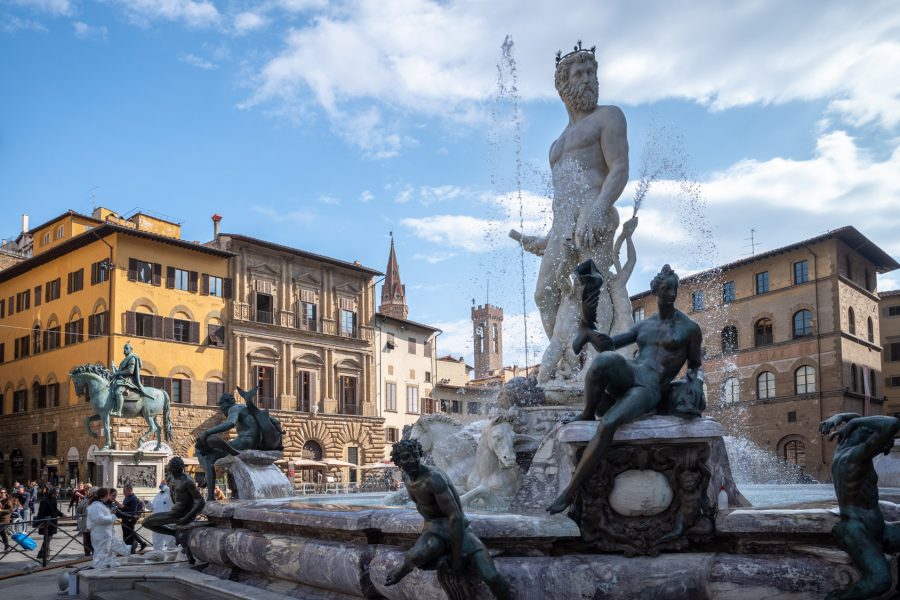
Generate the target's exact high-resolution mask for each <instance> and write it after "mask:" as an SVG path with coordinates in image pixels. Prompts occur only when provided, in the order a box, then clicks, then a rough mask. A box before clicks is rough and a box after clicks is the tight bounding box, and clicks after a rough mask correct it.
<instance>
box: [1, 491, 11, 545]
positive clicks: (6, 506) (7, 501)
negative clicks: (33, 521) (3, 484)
mask: <svg viewBox="0 0 900 600" xmlns="http://www.w3.org/2000/svg"><path fill="white" fill-rule="evenodd" d="M12 512H13V505H12V498H10V497H9V494H7V493H6V488H0V539H2V540H3V551H4V552H8V551H9V550H10V547H9V535H8V534H7V532H6V530H7V528H8V527H9V524H10V523H11V522H12Z"/></svg>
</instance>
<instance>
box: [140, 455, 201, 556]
mask: <svg viewBox="0 0 900 600" xmlns="http://www.w3.org/2000/svg"><path fill="white" fill-rule="evenodd" d="M166 484H167V485H168V486H169V494H170V495H171V496H172V509H171V510H168V511H166V512H159V513H153V514H152V515H150V516H149V517H147V518H146V519H144V522H143V525H144V528H145V529H149V530H150V531H152V532H154V533H160V534H162V535H171V536H174V537H175V540H176V541H177V542H178V543H179V544H181V545H182V547H184V548H185V551H187V546H185V544H184V543H183V540H182V539H181V537H180V536H179V535H178V532H177V531H176V529H175V527H174V526H183V525H188V524H190V523H191V522H192V521H193V520H194V518H195V517H196V516H197V515H198V514H200V511H201V510H203V507H204V506H205V505H206V501H204V500H203V496H202V495H201V494H200V490H199V489H197V484H196V483H194V480H193V479H192V478H191V476H190V475H188V474H187V473H185V472H184V460H183V459H182V458H181V457H180V456H174V457H172V460H170V461H169V474H168V476H167V477H166ZM188 557H189V558H192V557H190V555H188ZM192 562H193V560H192Z"/></svg>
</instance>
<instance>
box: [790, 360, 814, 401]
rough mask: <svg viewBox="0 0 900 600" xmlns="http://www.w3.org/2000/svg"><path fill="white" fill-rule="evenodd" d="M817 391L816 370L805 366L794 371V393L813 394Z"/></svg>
mask: <svg viewBox="0 0 900 600" xmlns="http://www.w3.org/2000/svg"><path fill="white" fill-rule="evenodd" d="M815 391H816V370H815V369H813V368H812V367H810V366H808V365H807V366H803V367H800V368H799V369H797V370H796V371H794V393H795V394H812V393H813V392H815Z"/></svg>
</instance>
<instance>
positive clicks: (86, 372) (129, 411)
mask: <svg viewBox="0 0 900 600" xmlns="http://www.w3.org/2000/svg"><path fill="white" fill-rule="evenodd" d="M69 377H71V378H72V381H73V382H74V383H75V393H76V394H77V395H79V396H83V395H84V394H85V393H87V394H88V397H89V398H90V399H91V406H92V407H93V409H94V414H92V415H91V416H89V417H88V418H87V420H86V422H85V427H86V428H87V432H88V434H89V435H90V436H91V437H98V434H97V433H96V432H94V431H93V430H91V423H93V422H94V421H100V422H101V423H102V426H103V436H104V438H105V440H106V441H105V443H104V444H103V448H102V449H103V450H109V448H110V447H111V443H112V434H111V432H110V422H111V419H112V416H113V415H112V412H113V409H114V408H115V396H114V393H113V390H112V385H111V383H112V381H113V372H112V371H110V370H109V369H107V368H106V367H104V366H103V365H99V364H96V365H80V366H77V367H75V368H74V369H72V371H71V372H70V373H69ZM128 399H129V401H128V402H125V404H124V405H123V407H122V418H124V419H133V418H136V417H143V418H144V420H145V421H146V422H147V427H148V429H147V431H146V432H145V433H144V434H143V435H142V436H141V437H140V439H139V440H138V446H140V445H141V444H143V443H144V441H146V440H147V439H148V438H149V437H151V436H153V435H156V447H155V448H154V450H159V449H160V448H161V447H162V441H163V434H165V438H166V441H167V442H171V441H172V439H173V436H172V418H171V416H170V413H169V404H170V402H169V394H167V393H166V391H165V390H160V389H157V388H154V387H146V386H145V387H144V389H143V394H141V395H138V394H134V400H133V401H130V400H131V398H130V394H129V398H128ZM160 414H161V415H162V417H163V426H162V428H160V426H159V425H158V424H157V422H156V416H157V415H160Z"/></svg>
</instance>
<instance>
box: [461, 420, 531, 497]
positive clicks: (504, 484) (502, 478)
mask: <svg viewBox="0 0 900 600" xmlns="http://www.w3.org/2000/svg"><path fill="white" fill-rule="evenodd" d="M514 425H515V417H514V416H512V415H499V416H497V417H494V418H493V419H491V420H490V421H489V422H488V423H487V424H486V425H485V426H484V429H483V430H482V432H481V438H480V439H479V441H478V449H477V450H476V452H475V466H474V468H473V469H472V472H471V473H470V474H469V477H468V478H467V480H466V488H465V489H466V492H465V493H464V494H463V495H462V503H463V506H466V507H469V506H472V507H479V508H485V509H487V510H494V511H498V510H507V509H508V508H509V505H510V502H512V499H513V498H514V497H515V495H516V493H517V492H518V491H519V486H520V485H521V483H522V470H521V469H520V468H519V465H518V463H517V462H516V452H523V451H528V450H531V451H533V450H535V449H536V447H537V443H538V442H539V441H540V440H538V439H537V438H536V437H533V436H530V435H524V434H520V433H516V432H515V430H514V429H513V426H514Z"/></svg>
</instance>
